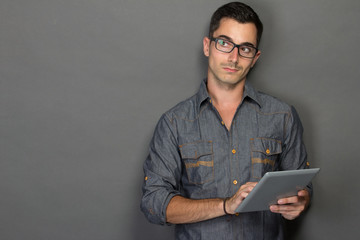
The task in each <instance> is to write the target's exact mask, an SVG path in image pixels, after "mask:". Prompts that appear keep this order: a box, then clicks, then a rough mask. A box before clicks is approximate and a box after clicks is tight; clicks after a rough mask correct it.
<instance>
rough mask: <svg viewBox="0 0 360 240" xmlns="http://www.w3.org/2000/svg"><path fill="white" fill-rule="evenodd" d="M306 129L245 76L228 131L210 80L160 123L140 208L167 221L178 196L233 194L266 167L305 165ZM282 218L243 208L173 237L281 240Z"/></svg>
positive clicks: (184, 227)
mask: <svg viewBox="0 0 360 240" xmlns="http://www.w3.org/2000/svg"><path fill="white" fill-rule="evenodd" d="M302 132H303V128H302V125H301V122H300V119H299V117H298V115H297V113H296V111H295V109H294V108H293V107H291V106H289V105H287V104H285V103H283V102H281V101H280V100H278V99H276V98H274V97H271V96H269V95H266V94H264V93H260V92H257V91H256V90H255V89H254V88H253V87H252V86H251V85H250V84H249V83H248V82H246V84H245V90H244V95H243V101H242V103H241V104H240V105H239V107H238V109H237V111H236V113H235V116H234V119H233V122H232V126H231V128H230V130H228V129H227V128H226V127H225V125H224V124H223V122H222V119H221V117H220V115H219V113H218V112H217V110H216V109H215V107H214V106H213V105H212V103H211V99H210V97H209V94H208V92H207V88H206V79H205V80H204V81H202V83H201V86H200V89H199V91H198V92H197V94H195V95H194V96H193V97H191V98H189V99H187V100H185V101H183V102H181V103H179V104H178V105H177V106H175V107H174V108H172V109H171V110H169V111H167V112H166V113H165V114H164V115H163V116H162V117H161V119H160V120H159V122H158V124H157V126H156V129H155V133H154V136H153V138H152V141H151V143H150V149H149V155H148V157H147V159H146V161H145V163H144V173H145V181H144V183H143V197H142V202H141V210H142V211H143V213H144V214H145V216H146V217H147V219H148V220H149V221H150V222H152V223H156V224H166V208H167V205H168V204H169V201H170V200H171V198H172V197H174V196H176V195H181V196H183V197H186V198H191V199H206V198H225V197H231V196H233V195H234V194H235V193H236V192H237V190H238V189H239V188H240V186H241V185H242V184H244V183H246V182H249V181H258V180H259V179H260V178H261V177H262V176H263V175H264V174H265V173H266V172H269V171H279V170H290V169H303V168H308V165H309V164H308V163H307V160H306V157H307V155H306V150H305V147H304V144H303V141H302ZM310 188H311V187H310ZM310 191H311V189H310ZM282 221H283V219H282V217H281V215H280V214H275V213H271V212H270V211H262V212H250V213H241V214H239V215H238V216H236V215H226V216H222V217H218V218H215V219H211V220H207V221H202V222H198V223H192V224H179V225H176V226H175V234H176V239H207V240H210V239H216V240H219V239H271V240H273V239H283V238H284V237H283V224H282Z"/></svg>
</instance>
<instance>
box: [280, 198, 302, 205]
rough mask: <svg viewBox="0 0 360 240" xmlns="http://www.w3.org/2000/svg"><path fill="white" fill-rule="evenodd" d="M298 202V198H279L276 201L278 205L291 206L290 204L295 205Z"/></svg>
mask: <svg viewBox="0 0 360 240" xmlns="http://www.w3.org/2000/svg"><path fill="white" fill-rule="evenodd" d="M297 202H299V197H298V196H292V197H288V198H281V199H279V200H278V201H277V203H278V204H291V203H297Z"/></svg>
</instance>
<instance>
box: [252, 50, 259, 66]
mask: <svg viewBox="0 0 360 240" xmlns="http://www.w3.org/2000/svg"><path fill="white" fill-rule="evenodd" d="M260 55H261V51H260V50H259V51H258V52H257V53H256V55H255V57H254V58H253V60H252V61H253V62H252V64H251V67H254V65H255V63H256V61H257V60H258V59H259V57H260Z"/></svg>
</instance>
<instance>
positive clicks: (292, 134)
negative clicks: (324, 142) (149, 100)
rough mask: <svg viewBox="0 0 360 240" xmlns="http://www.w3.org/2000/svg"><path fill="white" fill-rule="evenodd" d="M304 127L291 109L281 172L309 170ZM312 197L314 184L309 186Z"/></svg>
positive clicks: (286, 127) (286, 128)
mask: <svg viewBox="0 0 360 240" xmlns="http://www.w3.org/2000/svg"><path fill="white" fill-rule="evenodd" d="M303 131H304V130H303V126H302V124H301V121H300V118H299V115H298V113H297V112H296V110H295V108H294V107H291V111H290V113H289V118H288V121H287V123H286V126H285V135H284V144H283V151H282V154H281V170H294V169H307V168H309V165H310V164H309V162H308V161H307V153H306V149H305V145H304V142H303ZM307 189H308V190H309V193H310V196H312V184H311V183H310V184H309V185H308V186H307Z"/></svg>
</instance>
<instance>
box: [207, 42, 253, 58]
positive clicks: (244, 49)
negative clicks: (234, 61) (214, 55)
mask: <svg viewBox="0 0 360 240" xmlns="http://www.w3.org/2000/svg"><path fill="white" fill-rule="evenodd" d="M210 40H211V41H214V42H215V48H216V49H217V50H219V51H221V52H225V53H230V52H232V50H234V48H236V47H237V48H238V52H239V55H240V56H242V57H245V58H254V57H255V55H256V53H257V52H258V49H257V48H256V47H253V46H250V45H249V44H235V43H233V42H232V41H229V40H225V39H222V38H213V37H212V38H210Z"/></svg>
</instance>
